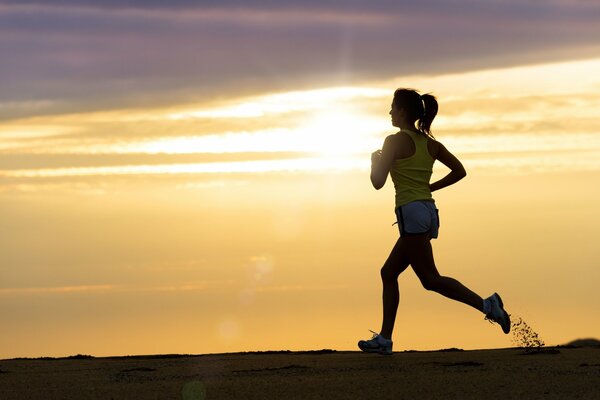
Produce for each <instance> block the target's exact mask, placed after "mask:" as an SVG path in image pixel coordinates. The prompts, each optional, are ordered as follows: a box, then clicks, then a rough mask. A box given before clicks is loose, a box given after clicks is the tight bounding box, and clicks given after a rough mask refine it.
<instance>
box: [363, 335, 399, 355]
mask: <svg viewBox="0 0 600 400" xmlns="http://www.w3.org/2000/svg"><path fill="white" fill-rule="evenodd" d="M371 333H373V337H372V338H371V339H369V340H360V341H359V342H358V348H359V349H361V350H362V351H364V352H365V353H379V354H384V355H387V356H389V355H391V354H392V345H393V342H392V341H391V340H390V339H386V338H384V337H383V336H381V335H380V334H378V333H377V332H373V331H371Z"/></svg>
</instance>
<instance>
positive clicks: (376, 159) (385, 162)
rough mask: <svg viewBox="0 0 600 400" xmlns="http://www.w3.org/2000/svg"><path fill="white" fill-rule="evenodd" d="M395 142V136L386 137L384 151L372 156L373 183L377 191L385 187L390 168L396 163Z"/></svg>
mask: <svg viewBox="0 0 600 400" xmlns="http://www.w3.org/2000/svg"><path fill="white" fill-rule="evenodd" d="M394 141H395V138H394V136H393V135H391V136H388V137H386V138H385V141H384V142H383V149H382V150H377V151H375V152H373V154H371V183H372V184H373V187H374V188H375V189H377V190H379V189H381V188H382V187H383V185H385V181H386V180H387V176H388V174H389V172H390V168H391V167H392V163H393V162H394V158H395V157H394V155H395V148H394Z"/></svg>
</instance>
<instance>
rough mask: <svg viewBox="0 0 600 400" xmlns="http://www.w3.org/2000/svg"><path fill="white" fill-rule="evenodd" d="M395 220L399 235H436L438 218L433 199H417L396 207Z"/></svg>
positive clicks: (431, 236) (438, 225)
mask: <svg viewBox="0 0 600 400" xmlns="http://www.w3.org/2000/svg"><path fill="white" fill-rule="evenodd" d="M396 221H397V223H398V229H399V230H400V237H403V236H411V235H422V234H424V233H429V237H430V238H431V239H435V238H437V237H438V230H439V227H440V218H439V213H438V209H437V208H436V207H435V203H434V202H433V201H427V200H417V201H413V202H410V203H408V204H405V205H403V206H400V207H397V208H396Z"/></svg>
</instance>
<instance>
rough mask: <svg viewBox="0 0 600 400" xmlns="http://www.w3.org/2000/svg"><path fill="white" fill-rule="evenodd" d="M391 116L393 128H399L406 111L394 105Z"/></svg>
mask: <svg viewBox="0 0 600 400" xmlns="http://www.w3.org/2000/svg"><path fill="white" fill-rule="evenodd" d="M390 115H391V116H392V126H395V127H399V124H400V121H401V120H402V118H403V116H404V111H403V110H402V109H397V108H396V106H395V105H394V103H392V108H391V110H390Z"/></svg>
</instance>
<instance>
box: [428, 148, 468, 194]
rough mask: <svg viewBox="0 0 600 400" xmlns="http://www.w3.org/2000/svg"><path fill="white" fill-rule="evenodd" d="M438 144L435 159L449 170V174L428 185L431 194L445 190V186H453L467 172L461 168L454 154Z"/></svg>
mask: <svg viewBox="0 0 600 400" xmlns="http://www.w3.org/2000/svg"><path fill="white" fill-rule="evenodd" d="M438 144H439V149H438V154H437V157H436V159H437V160H440V162H441V163H442V164H444V165H445V166H446V167H448V168H450V173H449V174H448V175H446V176H445V177H443V178H442V179H440V180H439V181H437V182H434V183H432V184H430V185H429V189H430V190H431V191H432V192H434V191H436V190H440V189H442V188H445V187H446V186H450V185H453V184H455V183H456V182H458V181H460V180H461V179H462V178H464V177H465V176H467V171H465V167H463V165H462V163H461V162H460V161H459V160H458V158H456V157H455V156H454V154H452V153H450V152H449V151H448V149H446V148H445V147H444V145H443V144H441V143H439V142H438Z"/></svg>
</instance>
